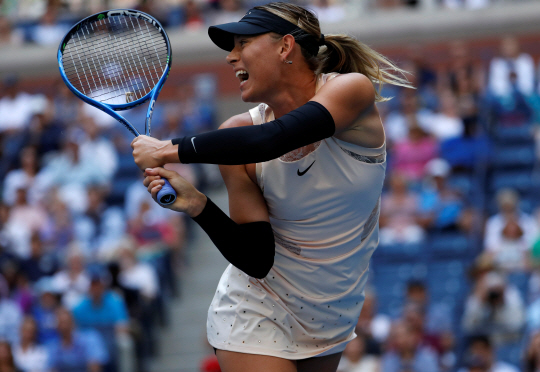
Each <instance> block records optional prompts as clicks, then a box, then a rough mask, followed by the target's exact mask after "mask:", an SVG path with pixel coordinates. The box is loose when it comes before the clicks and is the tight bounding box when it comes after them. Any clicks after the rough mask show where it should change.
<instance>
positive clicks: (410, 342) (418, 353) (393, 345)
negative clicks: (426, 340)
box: [381, 322, 439, 372]
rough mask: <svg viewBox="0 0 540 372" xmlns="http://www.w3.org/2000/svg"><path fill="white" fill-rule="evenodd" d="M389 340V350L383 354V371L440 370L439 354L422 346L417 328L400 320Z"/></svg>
mask: <svg viewBox="0 0 540 372" xmlns="http://www.w3.org/2000/svg"><path fill="white" fill-rule="evenodd" d="M389 340H390V342H389V351H387V352H386V353H385V354H384V355H383V358H382V368H381V371H384V372H402V371H414V372H438V371H439V364H438V361H437V354H436V353H435V352H434V351H433V350H431V349H430V348H428V347H425V346H422V344H421V341H422V340H421V334H420V332H418V330H417V329H416V328H414V327H412V326H411V325H409V324H407V323H405V322H398V323H396V324H394V325H393V326H392V331H391V333H390V337H389Z"/></svg>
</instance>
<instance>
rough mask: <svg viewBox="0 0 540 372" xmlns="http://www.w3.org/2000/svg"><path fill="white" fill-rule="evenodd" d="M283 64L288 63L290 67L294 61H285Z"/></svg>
mask: <svg viewBox="0 0 540 372" xmlns="http://www.w3.org/2000/svg"><path fill="white" fill-rule="evenodd" d="M283 62H285V63H288V64H289V65H291V64H292V61H287V60H286V59H284V60H283Z"/></svg>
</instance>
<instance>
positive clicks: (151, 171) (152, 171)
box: [145, 167, 178, 179]
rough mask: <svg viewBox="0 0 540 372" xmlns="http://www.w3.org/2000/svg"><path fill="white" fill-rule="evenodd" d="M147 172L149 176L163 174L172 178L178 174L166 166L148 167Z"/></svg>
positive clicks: (162, 175)
mask: <svg viewBox="0 0 540 372" xmlns="http://www.w3.org/2000/svg"><path fill="white" fill-rule="evenodd" d="M145 173H146V174H147V175H149V176H161V177H163V178H166V179H171V178H173V177H175V176H178V173H176V172H173V171H170V170H167V169H165V168H161V167H157V168H146V169H145Z"/></svg>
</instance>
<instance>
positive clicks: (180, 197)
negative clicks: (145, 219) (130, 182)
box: [143, 167, 206, 217]
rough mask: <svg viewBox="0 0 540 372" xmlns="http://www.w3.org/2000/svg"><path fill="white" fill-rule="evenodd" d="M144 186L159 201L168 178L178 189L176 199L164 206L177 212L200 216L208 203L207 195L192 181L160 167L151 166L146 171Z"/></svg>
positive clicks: (175, 189)
mask: <svg viewBox="0 0 540 372" xmlns="http://www.w3.org/2000/svg"><path fill="white" fill-rule="evenodd" d="M144 175H145V177H146V178H145V179H144V181H143V184H144V186H146V188H147V189H148V192H149V193H150V194H152V198H153V199H154V200H155V201H156V202H157V193H158V192H159V190H161V188H162V187H163V185H164V184H165V181H164V180H163V179H164V178H166V179H167V180H168V181H169V183H170V184H171V186H172V188H173V189H174V191H176V201H175V202H174V203H173V204H171V205H167V206H165V207H164V208H168V209H172V210H173V211H177V212H184V213H186V214H187V215H189V216H190V217H196V216H198V215H199V214H200V213H201V212H202V210H203V209H204V206H205V205H206V196H205V195H204V194H203V193H201V192H200V191H199V190H197V189H196V188H195V186H193V185H192V184H191V183H189V182H188V181H186V180H185V179H184V178H182V177H181V176H180V175H179V174H178V173H176V172H173V171H170V170H167V169H164V168H161V167H158V168H149V169H146V170H145V171H144Z"/></svg>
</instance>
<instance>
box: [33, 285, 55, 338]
mask: <svg viewBox="0 0 540 372" xmlns="http://www.w3.org/2000/svg"><path fill="white" fill-rule="evenodd" d="M34 290H35V292H36V295H37V297H38V300H37V301H36V302H35V303H34V306H33V308H32V311H31V313H32V316H33V317H34V319H35V321H36V326H37V333H38V340H39V342H40V343H42V344H44V345H46V344H47V343H49V342H50V341H51V340H53V339H55V338H56V337H57V334H56V310H57V309H58V307H59V306H60V300H59V292H58V290H57V289H56V288H55V287H54V283H53V280H52V279H51V278H50V277H44V278H41V279H40V280H39V281H38V282H37V283H36V284H35V286H34Z"/></svg>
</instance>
